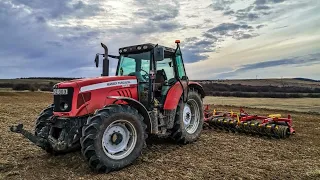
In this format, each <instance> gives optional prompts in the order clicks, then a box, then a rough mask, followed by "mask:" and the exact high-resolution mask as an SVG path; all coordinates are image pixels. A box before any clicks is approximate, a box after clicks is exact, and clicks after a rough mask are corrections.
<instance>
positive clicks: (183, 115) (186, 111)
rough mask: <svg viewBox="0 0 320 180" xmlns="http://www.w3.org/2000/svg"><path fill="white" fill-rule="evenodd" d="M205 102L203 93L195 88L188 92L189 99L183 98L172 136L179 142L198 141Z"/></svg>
mask: <svg viewBox="0 0 320 180" xmlns="http://www.w3.org/2000/svg"><path fill="white" fill-rule="evenodd" d="M202 109H203V102H202V98H201V95H200V94H199V93H198V92H197V91H196V90H194V89H190V90H189V93H188V101H187V102H186V103H183V101H182V99H180V102H179V104H178V107H177V111H176V112H177V113H176V116H175V122H174V126H173V129H172V134H171V137H172V138H173V139H174V140H176V141H177V142H178V143H182V144H188V143H192V142H194V141H196V140H197V139H198V138H199V137H200V135H201V131H202V127H203V121H204V117H203V110H202Z"/></svg>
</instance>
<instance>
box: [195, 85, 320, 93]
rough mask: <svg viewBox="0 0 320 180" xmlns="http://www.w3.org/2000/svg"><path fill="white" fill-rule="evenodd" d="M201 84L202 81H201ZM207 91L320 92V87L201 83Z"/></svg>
mask: <svg viewBox="0 0 320 180" xmlns="http://www.w3.org/2000/svg"><path fill="white" fill-rule="evenodd" d="M200 84H201V83H200ZM201 85H202V86H203V88H204V90H205V91H206V92H211V91H217V92H259V93H261V92H269V93H275V92H277V93H320V88H308V87H297V86H294V87H287V86H286V87H278V86H270V85H269V86H251V85H242V84H232V85H229V84H219V83H204V84H201Z"/></svg>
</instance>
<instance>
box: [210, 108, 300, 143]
mask: <svg viewBox="0 0 320 180" xmlns="http://www.w3.org/2000/svg"><path fill="white" fill-rule="evenodd" d="M204 115H205V120H204V121H205V123H206V125H207V126H208V127H209V128H215V129H220V130H224V131H229V132H233V133H244V134H251V135H259V136H268V137H273V138H277V139H282V138H288V137H289V136H290V135H293V134H295V130H294V129H293V126H292V119H291V116H290V115H288V117H287V118H283V117H281V114H270V115H268V116H260V115H252V114H248V113H247V112H245V111H244V110H243V109H242V108H240V112H239V113H235V112H233V111H230V112H223V111H216V110H215V109H214V110H213V111H209V105H206V107H205V109H204Z"/></svg>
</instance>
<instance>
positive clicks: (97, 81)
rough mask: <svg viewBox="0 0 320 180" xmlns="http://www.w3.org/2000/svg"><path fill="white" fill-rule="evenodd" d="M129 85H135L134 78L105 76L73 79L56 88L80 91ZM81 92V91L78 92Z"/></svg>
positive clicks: (59, 84) (135, 80)
mask: <svg viewBox="0 0 320 180" xmlns="http://www.w3.org/2000/svg"><path fill="white" fill-rule="evenodd" d="M130 84H137V78H136V77H135V76H105V77H94V78H84V79H74V80H71V81H64V82H61V83H58V84H57V85H56V87H57V88H64V87H74V88H80V89H85V90H88V89H91V90H92V89H99V88H106V87H108V86H110V87H111V86H126V85H130ZM80 91H81V90H80Z"/></svg>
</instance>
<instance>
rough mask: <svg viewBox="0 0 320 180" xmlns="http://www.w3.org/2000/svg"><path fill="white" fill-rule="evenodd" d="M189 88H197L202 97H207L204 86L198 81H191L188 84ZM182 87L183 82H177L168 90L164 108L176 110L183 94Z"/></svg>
mask: <svg viewBox="0 0 320 180" xmlns="http://www.w3.org/2000/svg"><path fill="white" fill-rule="evenodd" d="M188 88H189V89H195V90H197V91H198V92H199V93H200V95H201V98H204V97H205V93H204V90H203V88H202V86H201V85H200V84H199V83H197V82H189V84H188ZM182 92H183V90H182V87H181V84H180V83H179V82H176V83H175V84H174V85H173V86H172V87H171V88H170V89H169V91H168V93H167V97H166V100H165V102H164V107H163V108H164V110H174V109H176V108H177V106H178V103H179V100H180V97H181V95H182Z"/></svg>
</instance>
